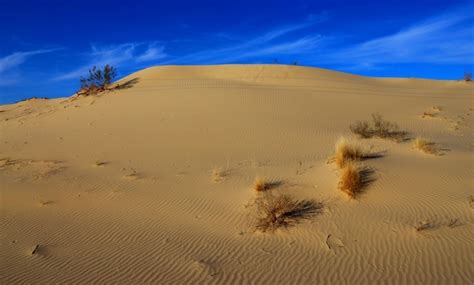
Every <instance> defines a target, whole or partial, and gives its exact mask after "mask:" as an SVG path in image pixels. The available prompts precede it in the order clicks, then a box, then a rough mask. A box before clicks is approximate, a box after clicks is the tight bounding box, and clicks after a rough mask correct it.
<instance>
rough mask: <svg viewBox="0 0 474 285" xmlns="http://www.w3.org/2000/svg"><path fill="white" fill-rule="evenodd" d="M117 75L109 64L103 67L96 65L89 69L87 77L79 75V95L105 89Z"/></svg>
mask: <svg viewBox="0 0 474 285" xmlns="http://www.w3.org/2000/svg"><path fill="white" fill-rule="evenodd" d="M116 76H117V70H116V68H115V67H113V66H111V65H108V64H107V65H105V66H104V68H103V69H99V68H97V67H96V66H94V67H92V69H89V76H88V77H81V79H80V82H81V89H80V90H79V92H78V93H79V94H81V95H86V96H87V95H94V94H97V93H100V92H102V91H104V90H107V89H108V88H109V86H110V85H111V84H112V82H113V80H114V79H115V77H116Z"/></svg>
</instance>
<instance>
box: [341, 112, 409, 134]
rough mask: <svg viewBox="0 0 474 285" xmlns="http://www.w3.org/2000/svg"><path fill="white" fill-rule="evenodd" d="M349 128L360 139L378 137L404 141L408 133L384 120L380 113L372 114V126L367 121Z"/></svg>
mask: <svg viewBox="0 0 474 285" xmlns="http://www.w3.org/2000/svg"><path fill="white" fill-rule="evenodd" d="M349 128H350V130H351V131H352V132H353V133H354V134H356V135H357V136H359V137H360V138H371V137H378V138H382V139H395V140H399V141H400V140H404V139H405V136H406V132H405V131H400V130H399V127H398V125H397V124H395V123H391V122H389V121H386V120H384V119H383V118H382V115H380V114H378V113H374V114H372V125H371V124H370V123H369V122H366V121H359V122H356V123H355V124H353V125H351V126H350V127H349Z"/></svg>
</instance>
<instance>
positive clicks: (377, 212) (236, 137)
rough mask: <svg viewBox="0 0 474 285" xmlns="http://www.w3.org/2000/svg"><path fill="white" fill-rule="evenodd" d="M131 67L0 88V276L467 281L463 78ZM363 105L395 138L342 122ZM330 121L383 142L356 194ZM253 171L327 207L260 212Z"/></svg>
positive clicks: (365, 116)
mask: <svg viewBox="0 0 474 285" xmlns="http://www.w3.org/2000/svg"><path fill="white" fill-rule="evenodd" d="M131 80H133V81H132V82H131V83H130V84H129V86H127V87H128V88H122V89H120V90H114V91H107V92H104V93H102V94H100V95H97V96H76V97H69V98H60V99H54V100H46V99H31V100H26V101H22V102H19V103H16V104H11V105H3V106H0V191H1V192H0V193H1V209H0V210H1V215H0V225H1V230H0V234H1V250H0V258H1V266H0V283H2V284H13V283H29V284H32V283H43V284H45V283H76V284H77V283H115V284H117V283H120V284H125V283H127V284H150V283H155V284H374V283H378V284H380V283H387V284H472V283H473V282H474V267H473V265H472V264H473V263H474V254H473V248H474V220H473V214H474V196H473V195H474V191H473V190H474V187H473V186H474V151H473V147H474V100H473V99H474V84H472V83H469V82H464V81H436V80H422V79H408V78H390V79H388V78H369V77H362V76H355V75H351V74H346V73H340V72H334V71H329V70H324V69H318V68H307V67H298V66H285V65H220V66H163V67H152V68H148V69H144V70H142V71H139V72H136V73H134V74H131V75H130V76H128V77H126V78H124V79H122V80H121V82H122V83H124V82H130V81H131ZM372 113H379V114H381V115H382V116H383V118H384V119H386V120H388V121H390V122H394V123H396V124H398V126H399V128H400V129H402V130H404V131H406V132H407V134H408V135H407V139H406V140H404V141H395V140H390V139H380V138H377V137H373V138H368V139H362V138H358V137H356V136H355V135H354V134H353V133H351V131H350V129H349V126H350V125H351V124H353V123H355V122H356V121H359V120H370V116H371V114H372ZM341 136H344V137H346V138H348V139H350V140H352V141H355V142H357V143H359V144H361V145H362V146H364V147H365V148H367V149H369V150H370V151H371V152H373V153H377V154H380V155H378V156H377V157H374V158H371V159H367V160H364V161H361V162H360V163H361V164H363V165H364V166H368V167H370V168H371V170H372V171H373V179H372V180H371V181H370V183H368V185H366V186H365V188H364V191H363V192H362V193H360V195H358V196H357V197H356V198H351V197H349V196H348V195H347V194H346V193H344V192H343V191H341V190H339V189H338V181H339V178H340V171H339V170H338V167H337V166H336V165H335V164H334V163H331V159H330V158H331V157H332V156H333V155H334V145H335V143H336V142H337V141H338V139H339V138H340V137H341ZM417 137H422V138H426V139H428V140H430V141H432V142H434V143H435V144H436V146H437V150H438V151H437V152H436V154H432V153H425V152H422V151H420V150H419V149H416V148H414V147H413V141H414V139H415V138H417ZM256 177H265V178H267V179H269V180H270V181H276V182H278V183H276V184H275V187H271V189H268V190H266V191H264V192H267V191H268V192H272V193H273V194H275V195H278V194H288V195H291V196H292V197H294V198H295V199H311V200H314V201H318V203H321V205H322V207H321V209H319V211H318V213H316V214H314V215H312V216H311V217H308V218H305V219H301V220H298V221H297V222H295V223H294V224H292V225H289V226H287V227H282V228H278V229H276V230H275V231H266V232H262V231H260V230H257V229H256V227H255V223H256V220H257V218H258V213H257V212H256V209H255V208H256V205H255V200H256V199H257V198H258V197H259V196H261V195H262V193H260V192H256V191H255V190H254V189H253V187H254V180H255V178H256Z"/></svg>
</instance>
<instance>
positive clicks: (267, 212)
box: [255, 193, 322, 232]
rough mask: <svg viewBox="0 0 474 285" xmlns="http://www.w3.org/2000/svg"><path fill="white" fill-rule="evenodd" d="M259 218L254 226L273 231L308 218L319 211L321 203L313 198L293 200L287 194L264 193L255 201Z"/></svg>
mask: <svg viewBox="0 0 474 285" xmlns="http://www.w3.org/2000/svg"><path fill="white" fill-rule="evenodd" d="M255 204H256V207H257V212H258V214H259V218H258V220H257V225H256V228H257V229H258V230H261V231H263V232H266V231H275V230H276V229H278V228H280V227H287V226H291V225H294V224H296V223H298V221H300V220H301V219H308V218H310V217H311V216H313V215H315V214H317V213H319V212H320V211H321V209H322V204H321V203H318V202H316V201H313V200H295V199H293V198H292V197H291V196H288V195H280V196H274V195H271V194H268V193H267V194H266V195H264V196H263V197H260V198H257V199H256V201H255Z"/></svg>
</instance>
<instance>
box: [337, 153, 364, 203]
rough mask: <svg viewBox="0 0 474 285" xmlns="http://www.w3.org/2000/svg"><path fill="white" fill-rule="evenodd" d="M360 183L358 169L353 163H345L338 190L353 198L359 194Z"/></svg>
mask: <svg viewBox="0 0 474 285" xmlns="http://www.w3.org/2000/svg"><path fill="white" fill-rule="evenodd" d="M361 182H362V180H361V175H360V170H359V167H358V166H357V165H356V164H355V163H353V162H349V163H346V164H345V165H344V167H343V168H342V172H341V177H340V180H339V189H341V190H342V191H343V192H345V193H346V194H347V195H349V196H350V197H351V198H354V197H355V196H356V195H357V194H358V193H359V190H360V188H361V186H362V183H361Z"/></svg>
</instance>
